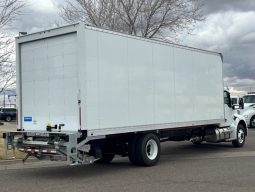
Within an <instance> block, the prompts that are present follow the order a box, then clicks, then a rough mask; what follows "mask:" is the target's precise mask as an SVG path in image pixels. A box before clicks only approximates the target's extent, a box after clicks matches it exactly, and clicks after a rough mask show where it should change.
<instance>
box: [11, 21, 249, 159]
mask: <svg viewBox="0 0 255 192" xmlns="http://www.w3.org/2000/svg"><path fill="white" fill-rule="evenodd" d="M16 42H17V80H18V85H17V94H18V111H19V113H18V116H19V118H18V119H19V122H18V130H19V131H20V133H21V135H22V136H23V137H24V135H26V134H28V135H30V136H32V137H33V139H34V138H35V137H36V136H38V135H40V134H42V135H44V136H45V135H48V136H49V137H50V136H52V137H54V136H53V135H54V134H56V135H59V134H67V135H69V136H70V135H72V134H74V135H76V136H75V137H74V139H73V142H74V143H72V144H71V145H74V146H75V147H74V146H73V147H71V148H75V155H78V154H79V151H82V150H81V148H80V147H82V146H83V145H84V146H87V145H89V146H90V150H89V151H87V154H86V157H93V158H94V159H101V160H102V157H104V149H102V147H100V146H101V145H100V144H98V143H105V142H106V143H111V144H110V145H111V146H112V147H111V148H114V149H115V148H116V147H115V145H117V144H116V143H115V140H118V139H119V138H121V139H123V140H125V141H126V145H128V146H131V144H130V143H136V142H135V141H133V140H139V139H140V140H142V137H146V134H145V133H147V134H152V135H153V136H152V140H153V138H155V135H156V137H157V138H158V141H161V139H163V138H166V137H167V138H168V139H169V140H171V139H170V135H171V137H172V140H178V138H181V139H183V140H184V139H187V138H189V139H191V137H192V136H194V135H195V136H196V138H197V136H199V137H201V138H202V137H203V138H205V136H206V134H205V133H203V134H204V135H203V134H202V132H201V130H203V132H206V131H205V130H207V129H206V128H207V127H211V128H212V127H213V130H214V131H215V129H216V127H217V129H221V128H220V127H221V126H223V127H224V130H221V131H223V132H224V134H222V135H229V137H227V136H226V137H224V138H222V139H219V140H226V139H229V140H234V139H236V134H237V133H236V131H233V130H230V129H231V128H229V126H230V124H229V123H227V121H226V119H227V118H228V117H227V116H228V113H227V114H226V110H225V108H226V105H224V95H223V92H224V88H223V80H222V79H223V77H222V55H221V54H219V53H215V52H210V51H205V50H200V49H196V48H191V47H186V46H180V45H176V44H169V43H164V42H160V41H154V40H149V39H144V38H139V37H135V36H130V35H125V34H121V33H116V32H112V31H108V30H103V29H98V28H93V27H90V26H85V25H82V24H74V25H70V26H65V27H61V28H57V29H52V30H48V31H43V32H39V33H35V34H31V35H26V36H21V37H17V41H16ZM225 97H226V96H225ZM230 107H231V106H230ZM239 119H240V120H242V117H239ZM241 122H242V121H241ZM238 124H239V121H238V123H237V125H238ZM237 125H236V126H237ZM243 127H244V130H245V131H244V133H245V134H246V129H245V123H243ZM175 130H179V132H178V131H177V132H176V131H175ZM184 130H185V132H188V133H189V134H186V133H185V134H183V133H180V131H184ZM194 130H199V131H198V132H199V133H198V134H197V135H196V134H194V132H195V131H194ZM161 132H164V133H166V134H163V133H161ZM167 132H168V134H167ZM141 133H143V134H141ZM144 134H145V136H144ZM169 134H170V135H169ZM175 134H177V135H178V136H176V137H175ZM215 134H216V135H217V134H218V133H215ZM231 134H232V136H231ZM7 135H8V134H7ZM10 135H13V134H10ZM14 135H15V134H14ZM137 135H140V136H137ZM222 135H221V136H222ZM233 135H234V136H233ZM40 137H41V135H40ZM40 137H39V138H40ZM76 137H77V138H76ZM186 137H187V138H186ZM54 138H55V137H54ZM109 138H114V139H109ZM134 138H136V139H134ZM149 138H150V137H149ZM143 139H144V138H143ZM37 140H38V139H37ZM112 140H114V142H113V141H112ZM149 140H150V139H149ZM149 140H148V141H149ZM154 140H155V139H154ZM156 140H157V139H156ZM209 140H210V139H208V141H209ZM35 141H36V139H35ZM95 141H98V143H97V142H95ZM131 141H132V142H131ZM217 141H218V140H217ZM69 142H70V141H69ZM137 142H138V141H137ZM141 142H142V141H140V143H141ZM23 143H24V142H23ZM95 143H97V144H95ZM128 143H129V144H128ZM138 143H139V142H138ZM33 144H34V145H35V146H34V148H36V142H34V143H33ZM154 144H155V143H154ZM156 144H157V141H156ZM93 145H95V146H96V147H94V146H93ZM113 145H114V146H113ZM65 146H66V145H65ZM128 146H127V148H130V147H128ZM23 148H24V147H23ZM30 148H33V147H31V146H30ZM39 148H40V147H39ZM67 148H68V147H67ZM134 148H135V147H134ZM91 149H93V150H94V151H91ZM107 150H108V151H109V148H108V149H107ZM118 150H119V149H118ZM118 150H115V152H114V154H118V153H117V152H116V151H118ZM134 150H135V149H134ZM155 150H156V149H155ZM155 150H154V151H155ZM157 150H158V152H159V151H160V150H159V146H157ZM128 151H129V150H126V151H121V152H120V153H121V155H123V156H124V155H125V154H126V155H128ZM131 151H132V150H131ZM129 153H131V152H130V151H129ZM66 154H69V153H67V152H66ZM98 154H99V155H98ZM66 156H67V159H68V158H69V156H68V155H66ZM71 156H72V155H71ZM97 156H99V157H97ZM129 156H130V155H129ZM136 156H139V154H136ZM71 159H72V161H73V162H76V163H77V162H78V160H77V158H76V157H74V155H73V157H72V158H71ZM69 160H70V158H69ZM83 161H85V160H84V157H83V160H82V162H83ZM131 161H132V157H131Z"/></svg>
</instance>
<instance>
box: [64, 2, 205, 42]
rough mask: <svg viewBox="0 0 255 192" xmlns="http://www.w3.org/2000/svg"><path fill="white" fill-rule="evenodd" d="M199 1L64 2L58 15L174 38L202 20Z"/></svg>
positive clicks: (133, 31) (144, 35) (108, 26)
mask: <svg viewBox="0 0 255 192" xmlns="http://www.w3.org/2000/svg"><path fill="white" fill-rule="evenodd" d="M202 6H203V5H202V3H201V1H200V0H66V4H65V5H64V6H62V7H61V8H60V16H61V17H62V18H63V19H64V20H65V21H66V22H68V23H74V22H84V23H86V24H89V25H92V26H96V27H101V28H105V29H110V30H114V31H120V32H124V33H128V34H132V35H137V36H142V37H146V38H160V39H166V37H168V38H169V39H170V40H171V41H176V39H175V38H174V37H175V36H176V35H177V34H178V33H179V32H183V31H189V30H191V29H192V28H193V26H194V24H195V23H196V22H198V21H201V20H203V19H204V18H203V15H202V14H201V10H202Z"/></svg>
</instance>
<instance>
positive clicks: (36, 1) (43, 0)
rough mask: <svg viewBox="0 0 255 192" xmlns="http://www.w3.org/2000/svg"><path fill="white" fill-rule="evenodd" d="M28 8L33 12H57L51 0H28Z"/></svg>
mask: <svg viewBox="0 0 255 192" xmlns="http://www.w3.org/2000/svg"><path fill="white" fill-rule="evenodd" d="M27 4H28V6H30V7H31V9H33V10H34V11H41V12H45V13H46V14H47V12H54V11H56V10H57V7H56V4H55V3H54V1H52V0H28V2H27Z"/></svg>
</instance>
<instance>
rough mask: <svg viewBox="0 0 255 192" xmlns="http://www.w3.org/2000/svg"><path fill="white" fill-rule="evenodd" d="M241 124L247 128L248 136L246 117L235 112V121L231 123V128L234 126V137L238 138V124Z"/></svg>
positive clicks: (246, 129)
mask: <svg viewBox="0 0 255 192" xmlns="http://www.w3.org/2000/svg"><path fill="white" fill-rule="evenodd" d="M239 124H241V125H243V126H244V128H245V135H246V136H247V134H248V126H247V124H246V121H245V118H244V117H243V116H242V115H238V114H234V121H233V123H232V124H231V125H230V127H231V128H233V137H234V138H235V139H236V131H237V127H238V125H239Z"/></svg>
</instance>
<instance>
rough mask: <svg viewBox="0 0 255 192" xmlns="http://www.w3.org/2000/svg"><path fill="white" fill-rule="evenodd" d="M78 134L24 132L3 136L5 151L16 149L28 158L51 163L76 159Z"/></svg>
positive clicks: (9, 133)
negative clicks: (32, 157)
mask: <svg viewBox="0 0 255 192" xmlns="http://www.w3.org/2000/svg"><path fill="white" fill-rule="evenodd" d="M79 137H80V134H79V133H78V132H33V131H31V132H26V131H16V132H8V133H4V134H3V138H4V139H5V146H6V149H8V148H12V149H18V150H20V151H22V152H24V153H27V154H28V156H34V157H36V158H38V159H40V160H41V159H50V160H52V161H59V160H61V161H70V162H73V161H75V159H76V156H77V154H76V151H77V150H76V146H77V141H78V138H79Z"/></svg>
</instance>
